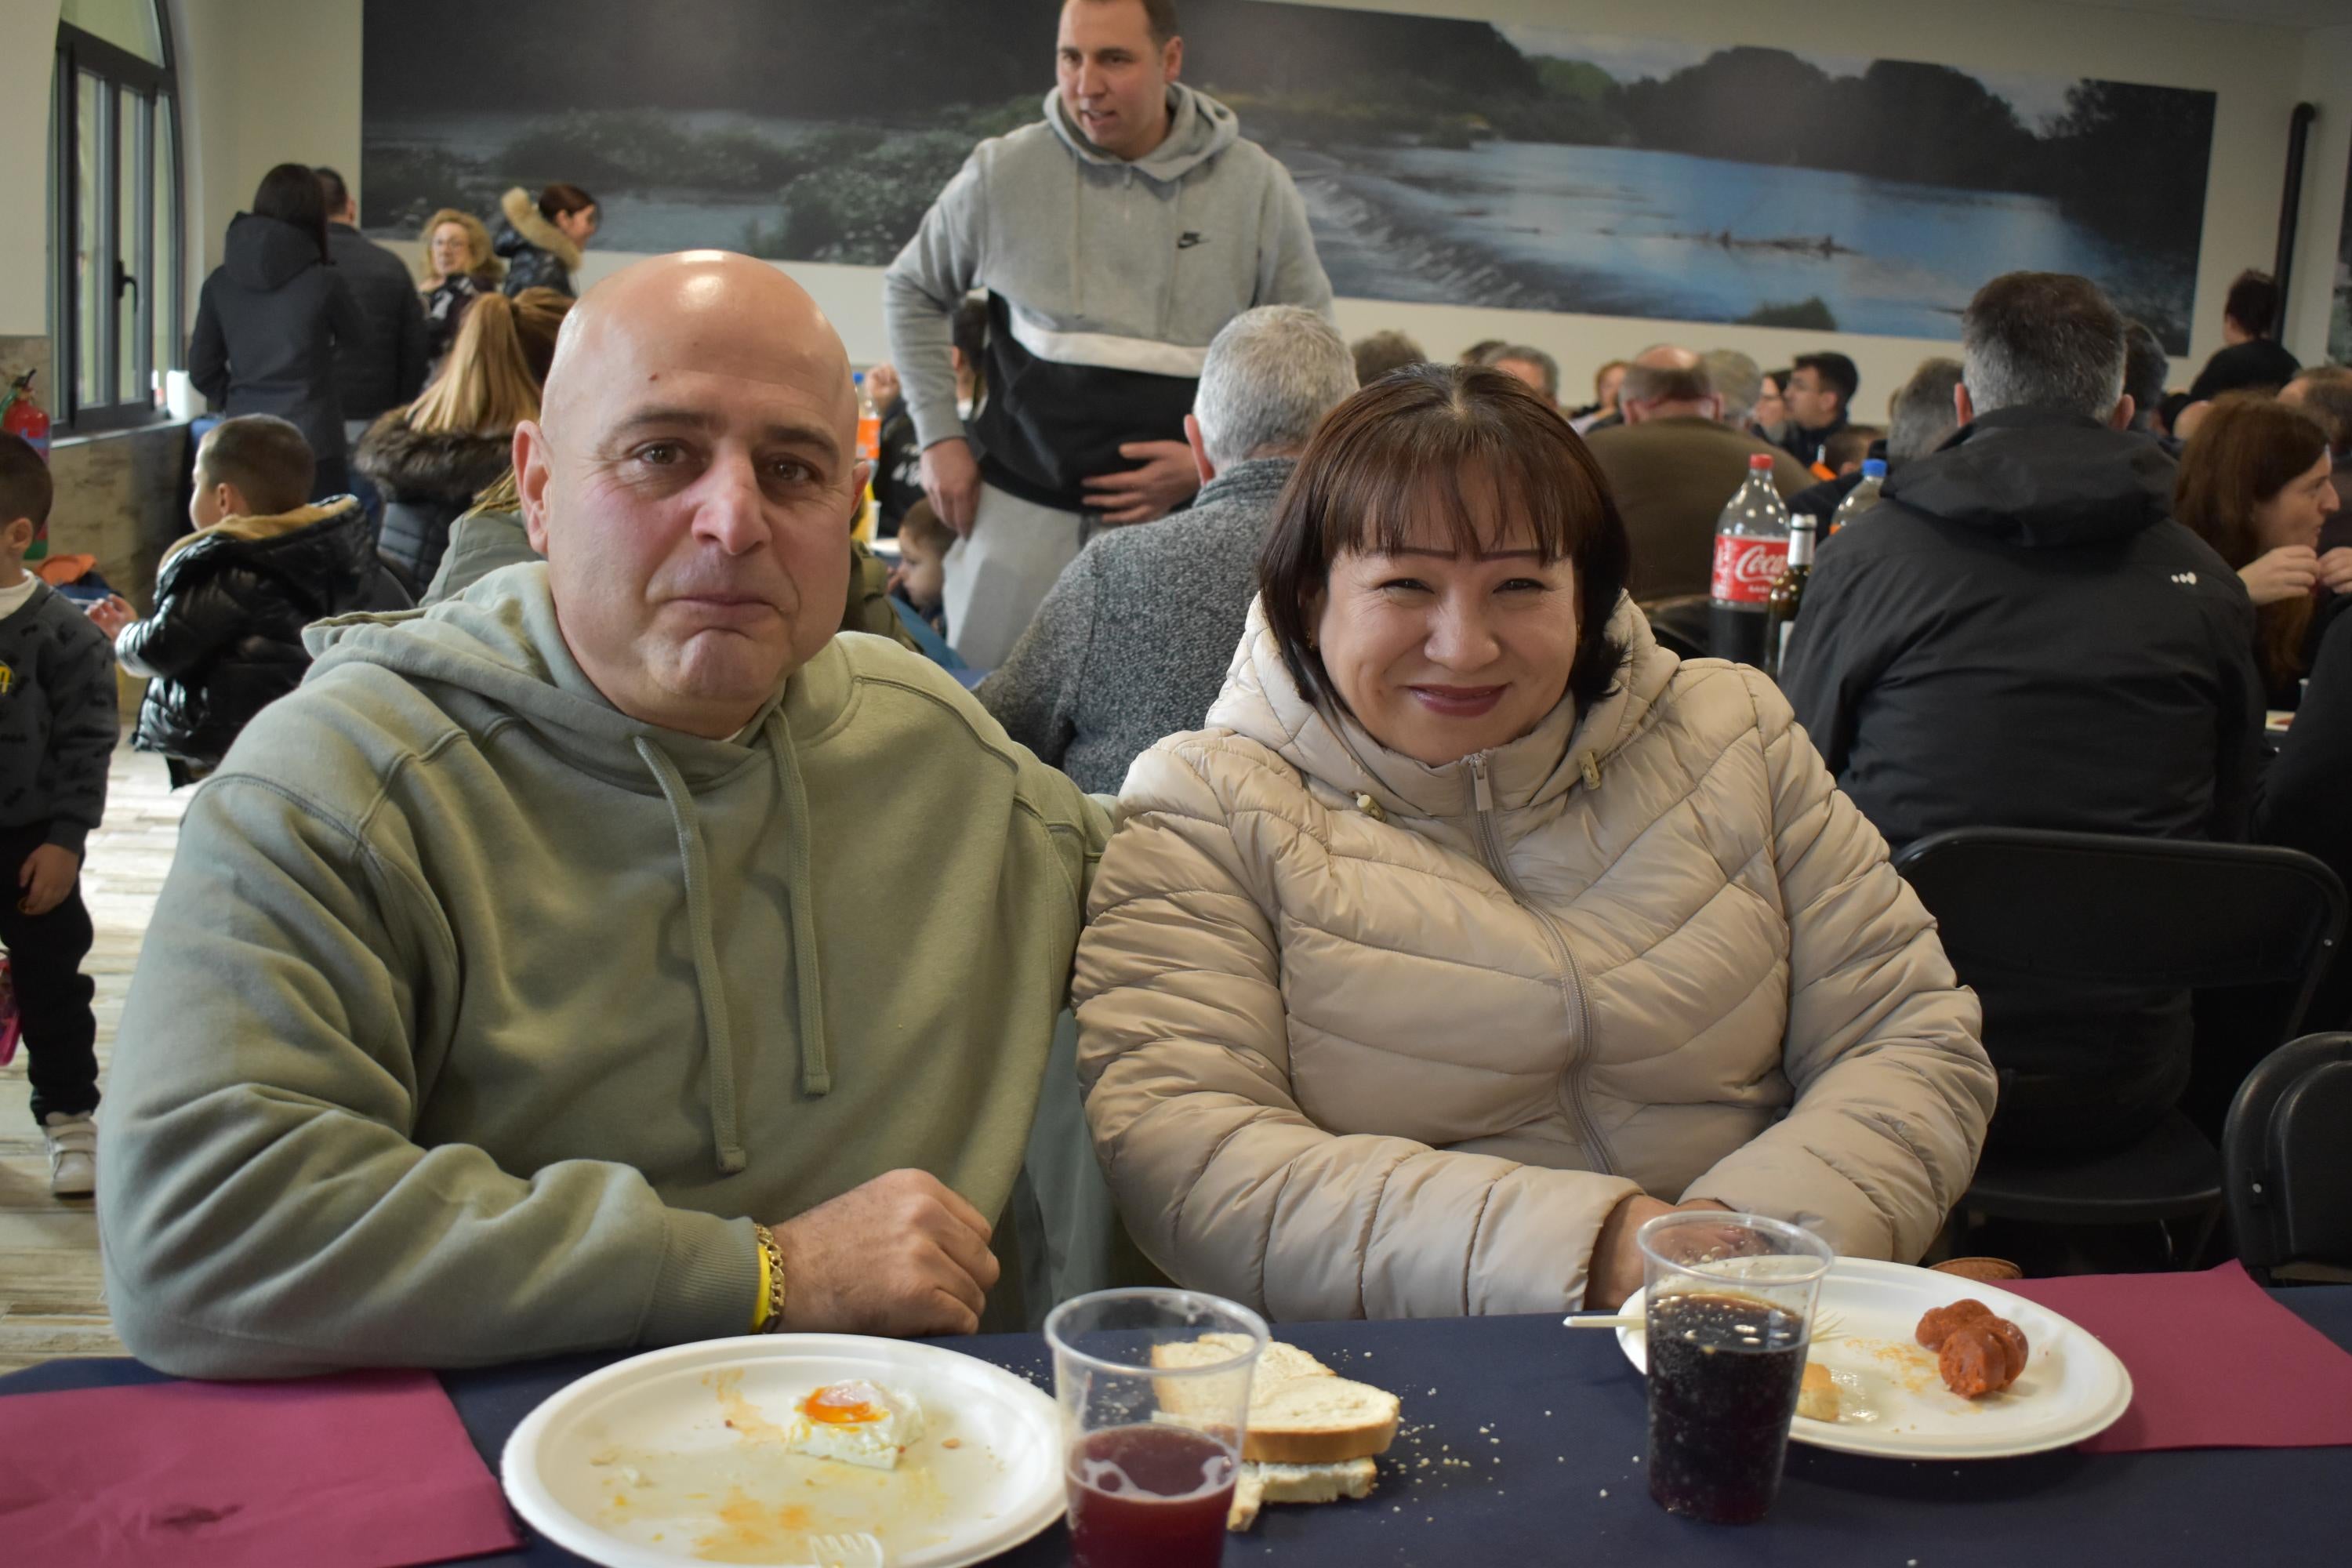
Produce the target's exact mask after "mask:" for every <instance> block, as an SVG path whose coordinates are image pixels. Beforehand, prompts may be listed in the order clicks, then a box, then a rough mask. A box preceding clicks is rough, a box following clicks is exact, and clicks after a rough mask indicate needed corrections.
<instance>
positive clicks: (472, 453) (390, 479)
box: [352, 408, 514, 508]
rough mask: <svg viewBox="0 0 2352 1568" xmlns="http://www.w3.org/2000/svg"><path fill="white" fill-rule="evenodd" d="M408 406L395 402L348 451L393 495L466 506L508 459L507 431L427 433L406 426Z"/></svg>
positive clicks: (509, 440) (494, 478)
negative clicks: (492, 433)
mask: <svg viewBox="0 0 2352 1568" xmlns="http://www.w3.org/2000/svg"><path fill="white" fill-rule="evenodd" d="M407 413H408V411H407V410H406V409H404V408H395V409H394V410H393V411H392V412H391V413H389V414H386V415H385V416H383V417H382V418H381V419H378V420H377V421H376V422H375V423H374V424H373V425H371V426H368V431H367V434H366V435H364V436H362V437H360V444H359V446H358V447H356V448H354V449H353V451H352V466H353V467H354V468H358V469H359V471H360V472H362V473H363V474H365V475H366V476H367V477H368V478H369V479H373V480H374V481H375V483H376V486H377V488H378V489H383V491H385V492H386V494H388V495H389V496H391V497H392V498H393V499H394V500H403V499H406V498H409V497H425V498H428V499H430V500H436V501H440V502H442V503H444V504H446V505H449V506H456V507H461V508H462V507H467V506H471V505H472V504H473V500H474V495H475V492H476V491H478V490H480V489H486V488H487V487H488V486H489V485H492V484H494V483H496V482H497V481H498V479H499V476H500V475H501V474H503V473H505V472H506V471H507V465H508V464H509V461H511V459H512V455H513V449H514V437H513V434H512V433H511V432H509V433H507V434H504V435H498V436H482V435H477V434H475V433H473V432H471V431H464V430H459V431H441V432H433V433H427V432H425V431H421V430H416V429H414V428H412V427H411V426H409V423H408V419H407Z"/></svg>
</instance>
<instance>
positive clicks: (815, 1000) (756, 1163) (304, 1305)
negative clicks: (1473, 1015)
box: [99, 565, 1109, 1377]
mask: <svg viewBox="0 0 2352 1568" xmlns="http://www.w3.org/2000/svg"><path fill="white" fill-rule="evenodd" d="M310 637H311V641H312V645H313V652H314V653H316V654H317V656H318V658H317V663H316V664H315V665H314V667H313V668H312V669H311V672H310V677H309V679H307V680H306V681H305V682H304V684H303V685H302V687H301V688H300V689H299V690H298V691H296V692H295V693H294V694H292V695H291V696H289V697H287V698H285V699H283V700H280V701H278V702H277V703H275V704H273V705H272V706H271V707H269V708H268V709H266V710H264V711H263V712H262V714H261V715H260V717H259V718H257V720H256V721H254V722H253V724H252V725H250V726H249V727H248V728H247V731H245V733H244V735H243V736H242V737H241V738H240V739H239V740H238V742H236V747H235V748H234V749H233V750H232V751H231V752H229V754H228V757H227V759H226V762H225V763H224V764H223V766H222V768H221V771H220V772H219V773H217V774H216V775H215V776H214V777H213V778H212V779H211V780H210V781H209V782H208V783H206V784H205V786H204V787H203V789H202V790H200V791H199V792H198V793H197V795H196V796H195V797H194V800H193V801H192V802H191V803H190V805H189V807H188V812H187V816H186V820H185V822H184V825H183V826H182V829H181V836H180V845H179V852H178V855H177V858H176V859H175V861H174V863H173V868H172V873H171V877H170V879H169V880H168V881H167V882H166V883H165V885H164V889H163V897H162V900H161V901H160V902H159V903H158V905H157V907H156V910H155V915H154V919H153V921H152V924H151V925H150V927H149V931H148V936H147V942H146V947H145V951H144V952H143V953H142V956H141V960H140V964H139V970H138V973H137V975H136V976H135V978H134V979H133V981H132V984H131V996H130V1001H129V1004H128V1005H127V1006H126V1007H125V1009H124V1014H123V1018H122V1025H121V1034H120V1043H119V1045H118V1047H117V1048H116V1052H115V1057H114V1068H113V1075H112V1079H111V1082H110V1085H109V1093H108V1100H107V1107H108V1113H109V1120H108V1125H107V1135H106V1139H105V1148H104V1152H103V1154H102V1155H101V1165H102V1170H101V1174H100V1184H99V1190H100V1217H101V1229H102V1232H103V1235H104V1237H105V1246H106V1265H107V1279H108V1285H109V1292H108V1293H109V1298H110V1303H111V1305H112V1307H113V1310H114V1314H115V1322H116V1325H117V1327H118V1329H119V1330H120V1331H121V1334H122V1337H123V1339H124V1341H125V1342H127V1343H129V1345H130V1346H131V1349H132V1350H133V1351H135V1352H137V1353H138V1354H139V1355H140V1356H141V1357H142V1359H144V1360H146V1361H148V1362H150V1363H152V1364H154V1365H156V1366H159V1367H162V1368H163V1369H164V1370H166V1371H171V1372H176V1373H184V1374H193V1375H202V1376H215V1377H231V1376H271V1375H281V1374H289V1375H290V1374H296V1373H308V1372H313V1371H318V1370H320V1369H323V1368H329V1367H341V1366H359V1365H412V1366H436V1367H454V1366H467V1365H479V1364H484V1363H496V1362H503V1361H512V1360H519V1359H521V1358H525V1357H530V1356H541V1355H550V1354H554V1353H558V1352H567V1351H579V1350H587V1349H592V1348H604V1347H620V1346H629V1345H660V1344H670V1343H677V1342H683V1341H688V1340H694V1339H700V1338H706V1337H709V1336H713V1335H719V1334H730V1333H740V1332H743V1331H746V1329H747V1328H748V1327H749V1324H750V1321H751V1312H752V1309H753V1305H754V1300H755V1297H756V1294H757V1279H758V1263H757V1257H756V1253H755V1250H754V1247H753V1243H752V1239H751V1221H752V1220H754V1219H756V1220H761V1221H768V1222H775V1221H781V1220H783V1219H787V1218H789V1217H791V1216H792V1215H795V1214H797V1213H799V1212H801V1211H802V1210H803V1209H806V1208H808V1207H809V1206H811V1205H814V1204H817V1203H820V1202H823V1201H824V1199H827V1198H830V1197H833V1196H835V1194H840V1193H843V1192H846V1191H847V1190H849V1189H850V1188H852V1187H855V1186H856V1185H858V1184H861V1183H863V1182H865V1181H867V1180H868V1179H870V1178H872V1177H874V1176H877V1175H879V1174H881V1173H883V1172H885V1171H888V1170H891V1169H894V1168H897V1167H900V1166H917V1167H920V1168H922V1169H925V1170H928V1171H929V1172H931V1173H933V1174H935V1175H937V1176H939V1177H940V1179H941V1180H942V1181H944V1182H946V1183H947V1184H949V1185H950V1186H951V1187H954V1188H955V1189H956V1190H957V1191H959V1192H961V1193H962V1194H964V1195H965V1196H966V1197H968V1198H970V1199H971V1202H972V1203H973V1204H974V1205H977V1206H978V1207H979V1208H980V1210H981V1211H982V1213H984V1214H988V1215H997V1214H999V1213H1001V1212H1002V1211H1003V1207H1004V1205H1005V1202H1006V1199H1007V1197H1008V1195H1009V1194H1010V1193H1011V1191H1012V1187H1013V1178H1014V1175H1015V1174H1016V1173H1017V1171H1018V1168H1019V1166H1020V1163H1021V1156H1022V1147H1023V1143H1024V1140H1025V1139H1026V1137H1027V1135H1028V1131H1029V1125H1030V1120H1031V1115H1032V1112H1033V1110H1034V1107H1035V1102H1036V1098H1037V1090H1038V1085H1039V1082H1040V1078H1041V1074H1042V1072H1043V1069H1044V1065H1045V1055H1046V1050H1047V1047H1048V1046H1049V1043H1050V1037H1051V1035H1052V1030H1053V1024H1054V1018H1055V1014H1056V1012H1057V1011H1058V1010H1059V1009H1060V1008H1061V1006H1062V1005H1063V1002H1064V995H1065V992H1066V986H1067V981H1068V975H1069V970H1070V959H1071V953H1072V951H1073V948H1074V947H1075V945H1076V939H1077V933H1078V926H1079V911H1080V909H1081V907H1082V898H1083V891H1084V887H1085V883H1086V881H1087V878H1088V876H1089V875H1090V874H1091V871H1092V868H1093V866H1094V863H1095V859H1096V858H1097V855H1098V854H1099V853H1100V850H1101V847H1102V843H1103V840H1104V838H1105V837H1107V835H1108V829H1109V820H1108V816H1106V814H1105V812H1104V811H1103V809H1102V808H1101V806H1099V805H1097V804H1096V803H1095V802H1093V801H1091V800H1089V799H1088V798H1087V796H1085V795H1081V794H1080V793H1079V792H1078V790H1077V788H1076V786H1075V785H1073V784H1070V783H1069V782H1068V781H1067V780H1066V779H1065V778H1063V777H1062V776H1061V775H1060V774H1059V773H1055V772H1053V771H1051V770H1050V769H1048V768H1046V767H1045V766H1044V765H1043V764H1042V763H1038V762H1037V761H1036V760H1035V759H1034V758H1033V757H1032V756H1030V754H1029V753H1028V752H1025V751H1023V750H1022V749H1021V748H1020V747H1018V746H1016V745H1014V744H1013V743H1012V742H1010V741H1008V740H1007V739H1006V738H1005V736H1004V732H1003V730H1001V729H1000V728H999V727H998V726H997V725H996V723H995V722H994V721H992V720H991V719H990V718H989V717H988V716H987V715H986V713H984V712H983V711H982V710H981V709H980V707H979V706H978V704H977V703H975V702H974V701H973V700H972V699H971V697H970V696H969V695H968V694H967V693H965V692H964V691H963V690H962V689H961V688H960V687H958V686H957V685H956V684H955V683H954V682H953V681H952V680H951V679H949V678H948V677H947V676H946V675H944V674H943V673H941V672H940V670H938V669H937V668H934V667H933V666H931V665H930V664H929V663H928V662H927V661H925V660H924V659H922V658H920V657H919V656H917V655H915V654H911V653H908V652H906V651H905V650H903V649H900V648H898V647H895V646H893V645H891V644H889V643H887V642H884V641H882V640H880V639H878V638H875V637H859V636H851V635H845V636H843V637H838V638H836V639H835V641H834V642H833V643H831V644H829V645H828V646H827V647H825V649H824V651H823V652H822V653H820V654H819V655H818V656H817V657H816V658H814V660H812V661H811V662H810V663H809V664H808V665H807V666H806V667H805V668H803V669H802V670H800V671H799V672H798V673H796V674H795V675H794V676H793V678H792V679H791V680H790V681H789V682H787V683H786V685H785V688H784V689H783V691H782V693H781V694H780V696H779V699H778V700H774V701H772V702H771V703H770V705H769V706H768V707H767V708H765V709H763V710H762V711H761V715H760V717H759V719H758V721H756V723H755V724H754V725H753V726H752V728H751V730H750V731H746V733H745V736H744V737H743V738H742V743H740V744H738V743H735V742H730V741H706V740H700V739H698V738H695V737H693V736H689V735H684V734H679V733H677V732H674V731H665V730H659V729H656V728H655V727H653V726H651V725H647V724H644V723H640V722H638V721H635V720H632V719H629V718H628V717H626V716H625V715H624V714H622V713H621V712H619V711H618V710H615V709H614V707H613V706H612V705H611V704H610V703H609V702H607V701H606V700H604V697H603V696H602V695H600V694H599V693H598V692H597V690H596V689H595V688H594V686H593V684H592V683H591V682H590V681H589V679H588V678H587V677H586V675H585V674H584V673H583V671H582V670H581V668H580V667H579V666H578V664H577V663H575V662H574V661H573V659H572V656H571V654H570V652H569V650H568V649H567V648H566V647H565V646H564V642H563V639H562V634H561V633H560V632H559V631H558V629H557V626H556V621H555V613H554V606H553V604H552V602H551V600H550V598H549V595H548V588H547V574H546V569H545V567H544V566H543V565H541V566H523V567H517V568H514V569H511V570H509V571H507V572H504V573H501V574H499V575H498V576H497V577H496V578H495V579H492V580H489V581H487V582H485V583H484V584H478V586H477V587H476V588H475V590H474V591H473V592H472V593H471V594H469V595H466V596H465V597H463V598H460V599H457V600H453V601H451V602H449V603H447V604H444V605H438V606H436V607H435V608H433V609H430V610H426V611H420V612H415V613H412V614H409V615H405V616H352V617H348V618H345V619H342V620H339V621H332V622H327V623H323V624H322V625H321V626H316V627H313V628H312V629H311V632H310Z"/></svg>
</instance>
